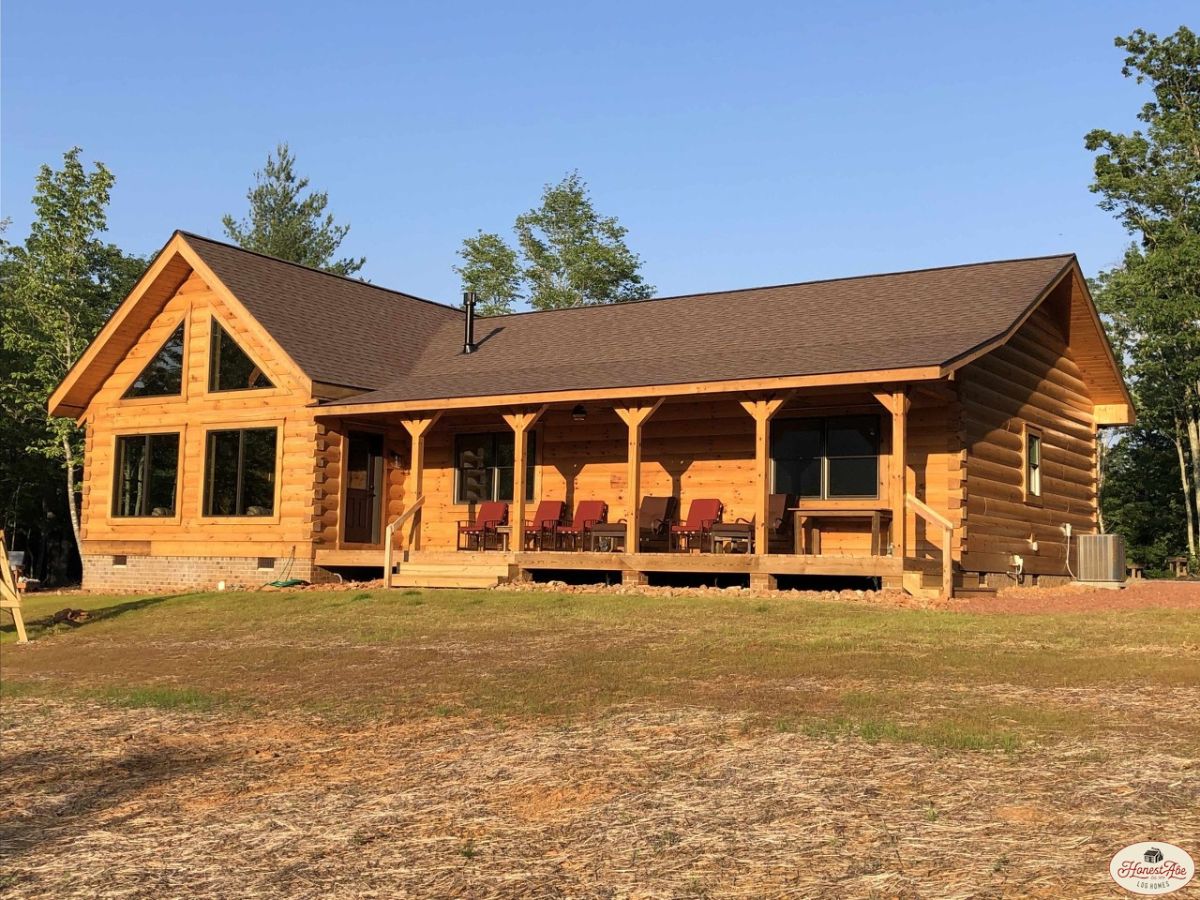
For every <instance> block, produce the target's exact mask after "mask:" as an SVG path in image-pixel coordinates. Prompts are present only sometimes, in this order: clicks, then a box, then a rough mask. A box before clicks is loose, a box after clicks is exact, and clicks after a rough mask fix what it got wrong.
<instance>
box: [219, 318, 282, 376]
mask: <svg viewBox="0 0 1200 900" xmlns="http://www.w3.org/2000/svg"><path fill="white" fill-rule="evenodd" d="M270 387H275V385H273V384H272V383H271V379H269V378H267V376H266V375H264V374H263V370H262V369H260V368H259V367H258V363H256V362H255V361H254V360H252V359H251V358H250V357H249V356H247V355H246V351H245V350H243V349H242V348H241V347H239V346H238V344H237V341H235V340H234V339H233V338H232V337H230V335H229V332H228V331H226V330H225V329H224V328H222V327H221V326H220V325H219V324H217V320H216V319H213V323H212V339H211V341H210V342H209V345H208V389H209V390H210V391H246V390H253V389H255V388H270Z"/></svg>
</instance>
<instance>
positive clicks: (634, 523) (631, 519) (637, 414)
mask: <svg viewBox="0 0 1200 900" xmlns="http://www.w3.org/2000/svg"><path fill="white" fill-rule="evenodd" d="M662 402H663V398H661V397H660V398H659V399H657V400H655V401H654V402H653V403H651V404H649V405H641V406H632V405H629V406H616V407H613V408H614V409H615V410H616V413H617V415H618V416H620V417H621V421H622V422H624V423H625V427H626V428H628V429H629V443H628V457H627V465H628V467H629V468H628V471H627V474H626V479H625V480H626V487H625V493H626V495H627V496H626V510H625V552H626V553H637V552H638V543H639V542H638V508H639V507H640V506H641V504H642V426H643V425H645V424H646V420H647V419H649V418H650V417H651V416H652V415H654V411H655V410H657V409H658V408H659V407H660V406H662Z"/></svg>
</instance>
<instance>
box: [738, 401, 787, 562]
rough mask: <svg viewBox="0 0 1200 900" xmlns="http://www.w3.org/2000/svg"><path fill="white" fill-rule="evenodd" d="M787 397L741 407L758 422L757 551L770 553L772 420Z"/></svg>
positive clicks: (755, 506)
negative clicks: (768, 519) (769, 516)
mask: <svg viewBox="0 0 1200 900" xmlns="http://www.w3.org/2000/svg"><path fill="white" fill-rule="evenodd" d="M786 401H787V396H786V395H785V396H781V397H769V398H767V399H765V400H742V401H741V406H742V409H744V410H745V411H746V412H748V413H749V414H750V416H751V417H752V418H753V419H754V550H755V552H756V553H767V552H768V549H769V546H768V544H769V542H768V538H767V534H768V531H769V524H768V522H767V516H768V515H769V514H770V513H769V510H770V505H771V472H770V467H771V419H772V418H773V417H774V416H775V413H777V412H779V409H780V407H782V406H783V404H784V403H785V402H786Z"/></svg>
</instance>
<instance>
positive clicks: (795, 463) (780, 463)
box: [774, 458, 821, 497]
mask: <svg viewBox="0 0 1200 900" xmlns="http://www.w3.org/2000/svg"><path fill="white" fill-rule="evenodd" d="M774 490H775V493H777V494H796V495H798V496H800V497H820V496H821V460H819V459H811V458H810V459H778V460H776V461H775V489H774Z"/></svg>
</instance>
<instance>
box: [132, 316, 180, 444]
mask: <svg viewBox="0 0 1200 900" xmlns="http://www.w3.org/2000/svg"><path fill="white" fill-rule="evenodd" d="M180 325H182V326H183V359H182V362H181V367H180V374H179V377H180V385H179V393H178V394H154V395H150V396H142V397H130V396H128V394H129V392H130V391H131V390H133V386H134V384H136V383H137V380H138V379H139V378H141V377H142V374H143V373H144V372H145V371H146V369H147V368H148V367H149V365H150V363H152V362H154V358H155V357H156V356H158V354H159V353H161V352H162V349H163V347H165V346H166V345H167V341H169V340H171V337H172V335H174V334H175V332H176V331H178V330H179V326H180ZM191 334H192V309H191V307H190V306H189V307H188V308H187V309H186V310H184V311H183V313H182V314H181V315H180V316H179V318H178V319H177V320H175V321H174V322H173V323H172V325H171V330H170V331H169V332H168V333H167V339H166V340H165V341H163V342H162V343H161V344H159V345H158V346H157V347H156V348H155V350H154V352H153V353H151V354H150V356H148V357H147V358H146V361H145V362H144V363H143V364H142V366H141V367H140V368H139V369H138V370H137V374H136V375H134V376H133V378H131V379H130V380H129V383H128V384H126V385H125V389H124V390H123V391H121V397H120V399H119V400H118V401H117V403H119V404H121V405H122V406H144V405H146V404H151V403H178V402H179V401H181V400H186V399H187V396H188V347H189V346H190V343H189V342H190V340H191ZM147 433H150V432H147Z"/></svg>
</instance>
